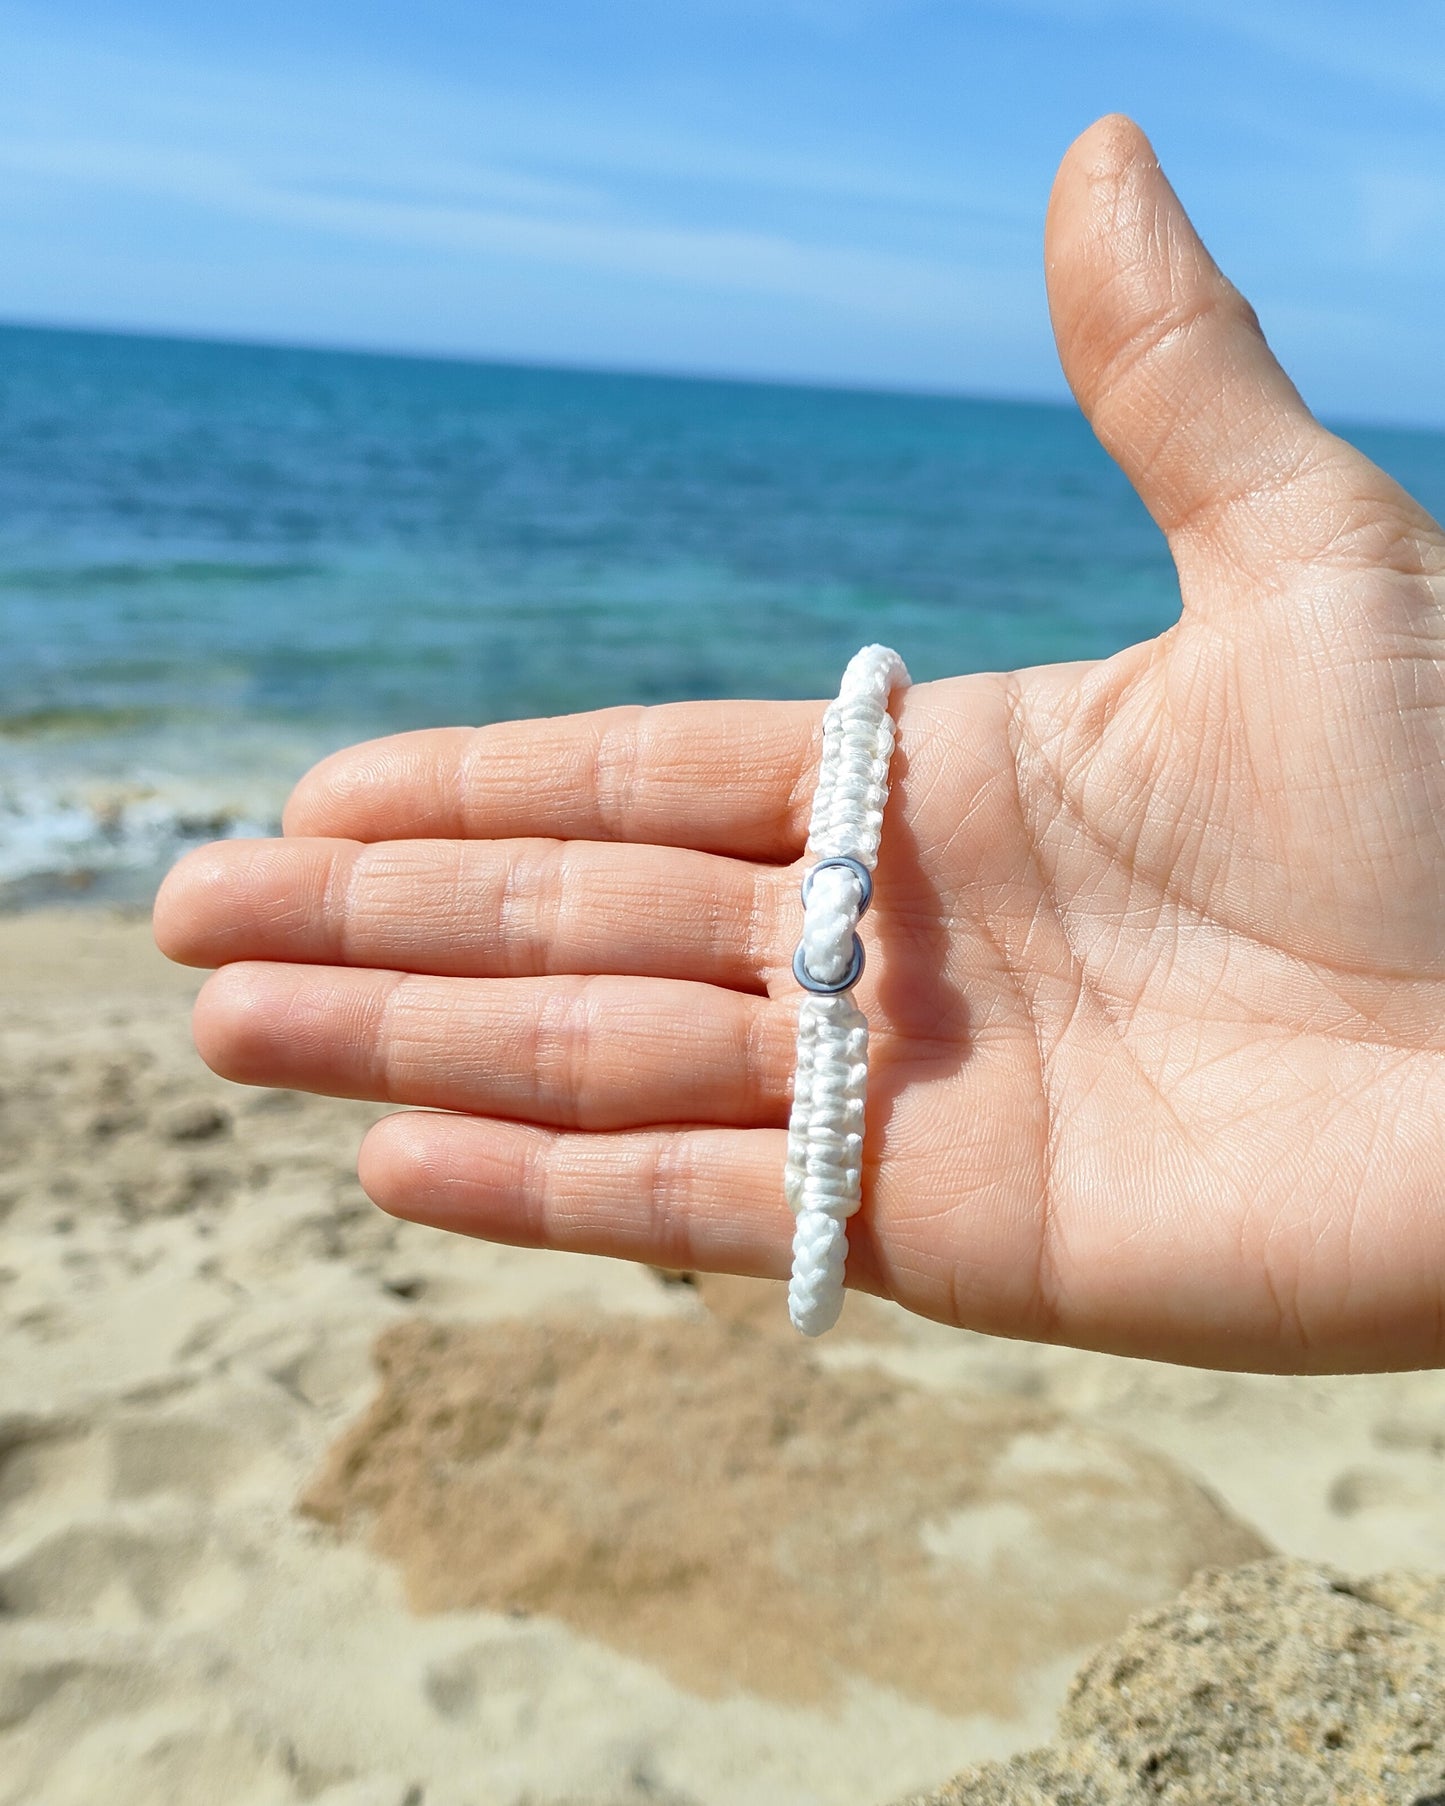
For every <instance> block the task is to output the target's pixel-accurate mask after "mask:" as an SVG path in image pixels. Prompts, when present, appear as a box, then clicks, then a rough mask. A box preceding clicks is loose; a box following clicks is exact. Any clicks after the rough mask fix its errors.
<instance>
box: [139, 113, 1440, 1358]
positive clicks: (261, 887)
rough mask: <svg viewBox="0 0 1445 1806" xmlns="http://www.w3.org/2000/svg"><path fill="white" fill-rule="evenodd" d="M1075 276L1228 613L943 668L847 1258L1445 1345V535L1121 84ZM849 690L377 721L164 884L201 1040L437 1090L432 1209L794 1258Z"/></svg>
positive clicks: (550, 1232)
mask: <svg viewBox="0 0 1445 1806" xmlns="http://www.w3.org/2000/svg"><path fill="white" fill-rule="evenodd" d="M1048 276H1049V292H1050V302H1051V306H1052V309H1053V314H1054V322H1055V330H1056V334H1057V337H1058V341H1059V348H1060V354H1061V356H1062V359H1063V363H1064V368H1065V372H1066V374H1067V375H1068V378H1069V380H1070V382H1071V384H1072V386H1073V388H1074V391H1075V393H1076V394H1077V395H1078V397H1079V400H1080V403H1081V404H1082V406H1083V408H1084V410H1085V412H1086V413H1087V414H1088V415H1089V417H1090V419H1091V420H1092V422H1093V424H1094V427H1095V429H1096V431H1097V432H1098V434H1099V436H1100V438H1101V439H1102V440H1103V442H1104V444H1105V445H1106V446H1107V447H1108V449H1109V450H1110V451H1111V452H1112V453H1113V454H1114V456H1115V457H1116V458H1117V459H1118V460H1119V462H1120V463H1121V465H1122V466H1123V468H1124V469H1125V470H1126V471H1127V473H1128V474H1129V476H1130V478H1131V479H1132V480H1133V482H1134V484H1135V486H1136V487H1137V488H1138V490H1139V493H1140V494H1141V496H1142V497H1143V499H1144V501H1145V503H1146V504H1147V505H1148V507H1149V509H1150V511H1151V512H1152V514H1153V515H1154V517H1155V519H1156V520H1157V521H1158V522H1159V524H1160V525H1161V527H1162V528H1163V529H1164V531H1165V532H1166V534H1167V535H1168V537H1169V542H1170V545H1171V548H1172V550H1173V553H1174V557H1175V561H1176V564H1177V566H1178V569H1179V574H1180V582H1181V589H1182V592H1183V598H1184V610H1183V615H1182V618H1181V620H1180V621H1179V623H1178V624H1177V625H1176V626H1174V627H1173V628H1171V629H1170V630H1169V631H1168V632H1167V633H1165V634H1163V635H1162V636H1161V637H1160V638H1159V639H1157V640H1155V641H1152V642H1149V643H1147V644H1145V645H1141V646H1135V647H1132V648H1130V649H1129V650H1128V651H1126V652H1123V653H1120V654H1119V655H1118V656H1116V657H1114V658H1111V659H1107V660H1105V661H1103V662H1102V663H1098V664H1091V665H1065V666H1052V667H1044V668H1040V669H1037V670H1032V671H1026V672H1020V673H1014V674H1009V675H1003V676H1000V675H989V676H977V677H968V678H959V679H954V680H951V681H949V682H945V683H936V684H921V685H918V686H917V687H915V688H914V689H913V690H911V691H909V692H907V693H906V695H905V696H904V697H903V698H902V699H901V702H900V704H899V706H898V717H899V727H900V736H899V753H898V755H897V757H896V759H895V767H894V792H893V797H892V800H891V802H890V805H889V811H888V820H887V824H886V827H885V831H884V836H883V849H882V855H881V858H880V861H879V868H878V894H877V902H876V905H875V908H874V910H873V912H872V914H871V915H870V917H869V924H870V930H869V938H870V941H871V945H870V959H869V966H868V971H867V974H866V975H865V978H864V980H863V982H862V984H861V985H860V987H859V1001H860V1003H861V1004H862V1006H863V1008H864V1009H865V1011H866V1012H867V1013H868V1016H869V1018H870V1021H871V1024H872V1030H873V1078H872V1083H871V1086H870V1096H869V1114H868V1134H867V1143H866V1159H865V1174H864V1207H863V1212H862V1214H861V1215H860V1216H859V1217H857V1218H855V1219H854V1221H853V1224H852V1225H851V1229H850V1242H851V1253H850V1257H849V1278H850V1281H851V1282H852V1283H854V1284H856V1285H861V1286H863V1287H866V1288H869V1289H873V1290H878V1291H882V1292H885V1293H887V1294H889V1295H891V1296H892V1297H894V1298H897V1299H898V1300H900V1301H901V1302H902V1303H903V1304H905V1305H907V1306H909V1307H910V1308H912V1309H914V1310H917V1311H921V1312H924V1313H926V1314H928V1315H930V1316H934V1317H938V1318H942V1319H945V1320H947V1321H951V1322H955V1323H959V1324H965V1325H968V1326H970V1327H973V1328H979V1329H985V1330H991V1331H996V1332H999V1333H1002V1334H1007V1335H1025V1336H1033V1337H1038V1338H1042V1339H1051V1340H1066V1341H1070V1342H1077V1343H1080V1344H1085V1345H1091V1346H1096V1347H1103V1348H1112V1349H1117V1350H1123V1351H1128V1352H1132V1353H1137V1354H1147V1355H1153V1356H1157V1357H1162V1358H1166V1359H1176V1360H1187V1361H1196V1362H1200V1363H1204V1364H1212V1365H1223V1366H1258V1367H1267V1368H1277V1367H1283V1368H1296V1367H1297V1368H1348V1367H1369V1366H1390V1365H1415V1364H1427V1363H1432V1362H1435V1361H1438V1360H1441V1359H1445V535H1442V534H1441V532H1440V530H1439V528H1438V527H1436V526H1435V524H1434V523H1433V522H1432V521H1431V520H1430V519H1429V518H1428V516H1426V515H1425V514H1424V513H1423V512H1422V511H1421V510H1420V509H1419V508H1418V507H1417V506H1416V505H1415V504H1414V503H1413V502H1412V501H1411V500H1410V499H1409V498H1408V497H1407V496H1406V495H1405V494H1404V493H1403V492H1402V491H1401V490H1400V489H1398V488H1397V487H1396V486H1395V484H1394V483H1392V482H1391V481H1390V479H1389V478H1387V477H1386V476H1384V475H1383V473H1381V472H1380V471H1379V470H1377V469H1376V468H1375V467H1374V466H1373V465H1371V464H1370V463H1369V462H1368V461H1367V460H1366V459H1365V458H1364V457H1362V456H1361V455H1360V454H1359V453H1358V452H1356V451H1355V450H1353V448H1351V447H1350V446H1348V445H1346V444H1345V443H1343V442H1342V441H1340V440H1338V439H1336V438H1335V437H1333V436H1332V435H1331V434H1329V433H1327V432H1326V431H1324V429H1323V428H1321V427H1320V426H1319V425H1318V424H1317V422H1315V421H1314V419H1313V418H1312V417H1311V416H1310V414H1309V413H1308V411H1307V410H1306V409H1305V407H1304V405H1303V403H1302V402H1301V401H1300V399H1299V397H1298V396H1297V394H1296V393H1295V391H1294V389H1293V388H1292V387H1291V385H1290V384H1289V382H1288V380H1287V379H1286V378H1285V376H1284V375H1283V373H1282V372H1281V371H1280V369H1279V367H1278V366H1277V364H1276V363H1275V362H1274V360H1273V358H1272V356H1271V355H1270V353H1269V350H1268V348H1267V347H1266V345H1265V343H1264V340H1263V338H1262V337H1261V336H1260V334H1259V330H1258V327H1257V325H1256V323H1255V321H1254V318H1253V316H1252V314H1251V313H1250V311H1249V309H1248V307H1247V306H1246V305H1245V304H1244V303H1243V301H1242V300H1241V299H1240V298H1239V296H1238V295H1237V293H1236V292H1235V291H1234V290H1233V289H1232V288H1231V287H1230V286H1229V284H1228V283H1227V282H1226V281H1225V280H1224V278H1223V277H1222V276H1221V275H1220V274H1219V272H1218V271H1217V270H1216V268H1215V267H1214V265H1213V264H1212V263H1211V262H1210V260H1209V258H1208V256H1207V254H1206V253H1205V251H1204V249H1203V247H1202V246H1201V245H1200V243H1199V241H1198V239H1197V238H1196V236H1195V235H1194V232H1193V230H1192V228H1191V227H1190V225H1189V223H1188V220H1187V219H1186V217H1185V215H1184V214H1183V212H1182V210H1181V209H1180V207H1179V204H1178V202H1177V201H1176V199H1175V198H1174V196H1173V194H1172V192H1171V190H1170V189H1169V187H1168V185H1167V183H1166V182H1165V180H1164V178H1163V176H1162V175H1161V174H1160V172H1159V169H1158V166H1157V163H1156V162H1155V161H1154V159H1153V156H1152V153H1151V152H1150V150H1149V147H1148V145H1147V144H1146V143H1145V141H1144V140H1143V138H1142V137H1141V136H1140V134H1139V133H1138V131H1137V129H1136V128H1134V127H1133V126H1131V125H1130V124H1129V123H1128V122H1127V121H1123V120H1119V119H1110V120H1104V121H1101V122H1100V123H1099V124H1098V125H1096V126H1094V127H1093V128H1091V130H1090V131H1089V132H1087V133H1085V135H1084V136H1083V137H1082V138H1081V139H1080V140H1079V141H1078V142H1077V143H1076V144H1075V145H1074V147H1073V148H1072V149H1071V151H1070V152H1069V155H1068V156H1067V158H1066V159H1065V162H1064V165H1063V167H1062V169H1061V170H1060V173H1059V178H1058V181H1057V183H1056V185H1055V191H1054V196H1053V200H1052V203H1051V207H1050V218H1049V230H1048ZM904 650H905V651H906V650H907V649H906V648H904ZM821 718H822V704H821V703H818V704H811V703H808V704H780V703H726V704H724V703H703V704H687V705H676V706H670V707H664V708H658V709H647V710H642V709H634V710H626V709H624V710H609V711H606V712H603V713H600V714H595V715H589V716H580V717H574V718H570V719H567V720H564V721H557V722H542V723H537V722H532V723H511V724H503V725H498V726H494V727H489V728H484V729H480V730H475V731H473V730H466V729H442V730H436V731H432V732H425V733H420V734H410V735H403V736H399V737H396V738H394V739H390V740H385V741H380V742H375V743H373V744H370V745H367V746H362V747H357V748H354V749H352V750H350V751H348V752H345V753H341V754H338V755H337V756H336V757H334V758H332V759H330V760H328V761H326V762H325V763H324V764H323V765H321V766H320V767H318V768H317V770H316V771H314V772H313V773H311V774H310V776H309V777H308V778H307V779H306V780H305V781H304V782H303V783H302V784H301V786H300V787H299V789H298V791H297V793H296V795H295V797H294V798H293V800H292V803H291V805H290V808H289V811H288V816H287V837H286V838H285V839H283V840H279V841H266V842H233V843H227V844H223V845H220V846H215V847H211V848H207V849H204V850H203V851H202V852H200V853H198V854H193V855H192V856H191V857H190V858H189V859H188V860H186V861H184V862H183V863H182V864H181V865H180V866H179V867H178V868H177V869H176V871H175V872H174V873H173V874H172V876H171V877H170V879H169V880H168V881H167V883H166V885H165V887H164V889H163V891H162V894H161V897H160V900H159V903H158V906H157V933H158V937H159V939H160V942H161V945H162V947H163V948H164V949H165V950H166V951H167V952H169V953H170V954H171V955H172V956H173V957H175V958H178V959H182V960H186V961H189V962H191V963H193V964H198V965H217V966H222V967H223V968H224V969H223V970H222V971H220V972H219V973H218V974H217V975H216V976H215V977H214V978H212V979H211V980H210V981H209V982H208V984H207V986H206V987H205V989H204V990H203V992H202V994H201V998H200V1001H199V1004H198V1006H197V1019H196V1028H197V1038H198V1042H199V1045H200V1047H201V1050H202V1052H203V1054H204V1055H205V1057H206V1058H207V1060H208V1061H209V1062H210V1063H211V1064H212V1065H213V1066H215V1067H216V1068H217V1070H219V1071H221V1072H224V1073H226V1074H228V1075H229V1076H231V1077H234V1078H239V1079H243V1080H247V1081H250V1082H253V1083H260V1084H275V1085H291V1086H299V1087H304V1088H309V1089H312V1090H317V1091H328V1092H337V1093H342V1094H347V1095H356V1096H365V1097H373V1098H382V1099H389V1100H393V1101H396V1102H402V1103H407V1104H417V1105H423V1106H431V1107H432V1108H431V1109H430V1110H421V1111H409V1112H406V1113H403V1114H401V1115H398V1116H393V1117H390V1118H388V1119H386V1120H384V1121H383V1122H381V1123H379V1124H378V1125H377V1126H376V1127H375V1128H373V1129H372V1131H371V1133H370V1134H369V1136H368V1137H367V1140H366V1143H365V1145H364V1147H363V1150H362V1156H361V1172H362V1178H363V1181H364V1183H365V1185H366V1187H367V1189H368V1190H369V1191H370V1192H371V1194H372V1195H373V1196H374V1197H375V1198H376V1199H377V1201H378V1202H379V1203H381V1204H382V1205H384V1206H385V1207H386V1208H387V1209H390V1210H393V1211H395V1212H397V1213H398V1214H401V1215H404V1216H409V1217H415V1218H418V1219H420V1220H422V1221H424V1222H428V1223H434V1224H438V1225H440V1226H442V1227H445V1228H449V1229H456V1230H462V1231H465V1232H467V1233H470V1234H474V1235H483V1236H489V1237H493V1238H495V1239H498V1240H505V1241H518V1242H528V1243H537V1244H545V1245H549V1246H557V1247H567V1248H578V1249H589V1250H594V1251H598V1252H602V1253H608V1254H620V1255H626V1256H629V1257H632V1258H636V1259H643V1260H651V1261H656V1262H660V1263H663V1264H667V1265H672V1266H697V1267H704V1268H722V1269H729V1270H732V1271H737V1272H747V1273H767V1274H776V1275H781V1274H783V1273H784V1272H786V1270H787V1263H788V1248H789V1241H790V1236H791V1229H792V1221H791V1217H790V1215H789V1212H788V1210H787V1207H786V1205H785V1204H784V1202H783V1198H782V1167H783V1152H784V1141H785V1134H784V1124H785V1122H786V1119H787V1109H788V1093H789V1084H790V1079H791V1071H792V1047H793V1033H794V1026H795V1021H796V1000H797V996H798V993H797V989H796V985H795V983H794V981H793V979H792V976H791V970H790V962H791V958H792V953H793V949H794V946H795V945H796V941H797V935H798V930H799V923H800V909H799V906H798V899H797V883H798V878H799V875H800V871H801V869H802V864H801V862H802V852H803V842H804V839H805V835H806V825H807V812H808V806H809V802H810V796H811V787H812V782H813V779H814V776H815V773H816V770H817V760H818V749H819V740H820V731H821Z"/></svg>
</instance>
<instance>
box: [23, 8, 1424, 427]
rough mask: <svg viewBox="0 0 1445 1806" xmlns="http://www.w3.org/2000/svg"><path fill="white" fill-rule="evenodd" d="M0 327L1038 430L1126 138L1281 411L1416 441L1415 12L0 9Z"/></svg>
mask: <svg viewBox="0 0 1445 1806" xmlns="http://www.w3.org/2000/svg"><path fill="white" fill-rule="evenodd" d="M0 70H3V87H0V318H5V319H10V320H25V321H36V322H41V321H44V322H54V323H73V324H86V325H91V324H93V325H110V326H118V327H125V328H151V329H158V330H174V331H183V332H188V333H203V334H217V335H226V336H244V337H258V338H267V339H281V340H287V341H296V342H303V343H306V342H310V343H321V344H341V345H356V346H375V347H384V348H393V349H399V350H417V351H436V352H449V353H463V354H467V355H477V356H483V357H487V356H490V357H503V358H523V359H533V360H541V361H545V362H564V363H581V364H600V365H610V366H622V367H632V368H646V369H666V370H679V371H698V372H709V373H720V374H736V375H760V376H768V377H786V378H801V379H819V380H824V381H830V382H859V383H868V384H884V385H899V386H906V387H920V388H937V389H948V390H963V391H971V392H978V393H987V394H1002V395H1023V396H1040V397H1053V396H1061V395H1063V394H1064V393H1065V391H1064V387H1063V383H1062V379H1061V377H1060V375H1059V373H1058V368H1057V363H1056V360H1055V357H1054V352H1053V343H1052V338H1051V336H1050V333H1049V327H1048V317H1047V312H1046V308H1045V302H1044V291H1043V278H1042V272H1041V253H1040V245H1041V232H1042V224H1043V214H1044V206H1045V202H1046V199H1047V195H1048V188H1049V182H1050V179H1051V176H1052V174H1053V170H1054V167H1055V164H1056V163H1057V160H1058V158H1059V156H1060V154H1061V153H1062V151H1063V150H1064V148H1065V146H1066V145H1067V144H1068V142H1069V140H1070V139H1071V138H1072V137H1073V136H1074V134H1075V133H1076V132H1078V131H1079V130H1080V129H1082V127H1083V126H1085V125H1086V124H1088V122H1089V121H1090V120H1091V119H1093V118H1094V117H1096V116H1097V115H1098V114H1100V113H1103V112H1107V111H1110V110H1112V109H1115V108H1119V109H1123V110H1125V111H1127V112H1130V113H1132V114H1133V115H1134V116H1135V117H1136V118H1137V119H1138V120H1139V121H1140V123H1141V124H1142V125H1143V126H1144V127H1145V129H1146V130H1147V131H1148V132H1149V133H1150V135H1151V136H1152V137H1153V139H1154V141H1155V144H1156V146H1157V148H1158V150H1159V152H1160V155H1161V157H1162V158H1163V161H1164V164H1165V168H1166V169H1167V170H1168V171H1169V173H1170V175H1171V177H1172V178H1173V180H1174V182H1175V185H1176V187H1177V188H1178V189H1179V190H1180V192H1181V194H1182V195H1183V196H1184V198H1185V201H1186V204H1187V205H1188V206H1189V207H1190V209H1191V211H1192V212H1193V214H1194V216H1195V219H1196V220H1197V222H1198V223H1199V225H1200V228H1201V230H1202V231H1203V233H1204V235H1205V238H1206V240H1207V241H1208V242H1209V244H1210V245H1211V247H1212V249H1213V250H1214V251H1215V253H1216V255H1217V256H1218V257H1219V258H1220V260H1221V262H1222V263H1223V264H1224V265H1225V267H1226V269H1227V270H1228V271H1229V273H1230V274H1231V275H1232V276H1233V277H1234V279H1235V280H1236V281H1237V282H1238V283H1239V284H1240V286H1241V287H1243V288H1244V290H1245V291H1246V293H1247V294H1249V296H1250V298H1251V299H1252V300H1253V301H1254V303H1255V305H1256V307H1257V308H1258V310H1259V312H1260V315H1261V317H1262V319H1263V321H1264V325H1265V328H1266V331H1267V332H1268V333H1269V336H1270V338H1271V340H1272V342H1273V343H1274V344H1275V346H1276V349H1277V350H1278V351H1279V352H1280V354H1281V355H1282V357H1283V358H1284V359H1285V362H1286V364H1287V365H1288V367H1289V368H1290V369H1291V371H1292V373H1293V374H1294V375H1295V377H1296V379H1297V380H1298V381H1299V382H1300V385H1301V387H1302V388H1303V389H1304V392H1305V395H1306V397H1307V399H1308V400H1310V402H1311V403H1312V404H1313V405H1314V406H1315V407H1316V408H1318V409H1319V410H1321V411H1323V412H1325V413H1326V414H1329V415H1333V416H1335V417H1343V418H1346V419H1351V418H1353V419H1361V420H1398V421H1406V422H1410V421H1414V422H1419V423H1422V424H1434V425H1445V332H1442V330H1441V323H1442V319H1445V6H1442V5H1441V4H1440V0H1384V3H1383V4H1381V3H1378V0H1377V3H1376V4H1375V5H1373V6H1372V7H1370V8H1366V7H1364V6H1362V5H1360V4H1359V0H1350V3H1349V4H1346V3H1344V0H1150V3H1148V4H1142V3H1138V4H1127V3H1125V0H1019V3H1016V4H997V5H981V4H980V5H975V4H967V3H964V0H953V3H943V0H932V3H929V0H598V3H597V4H593V5H584V4H577V3H570V0H507V3H506V4H493V3H492V0H409V3H408V4H405V5H401V4H395V3H392V0H347V3H346V4H341V3H339V0H335V3H334V0H290V3H289V4H282V3H280V0H260V3H254V4H248V3H247V0H235V3H234V4H232V5H230V6H226V7H219V6H208V7H204V8H203V7H201V6H198V5H196V4H194V3H192V4H189V5H181V4H179V3H167V0H126V4H125V5H123V6H119V7H118V6H116V5H115V3H114V0H89V3H87V0H46V3H45V4H43V5H39V4H10V3H9V0H0Z"/></svg>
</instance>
